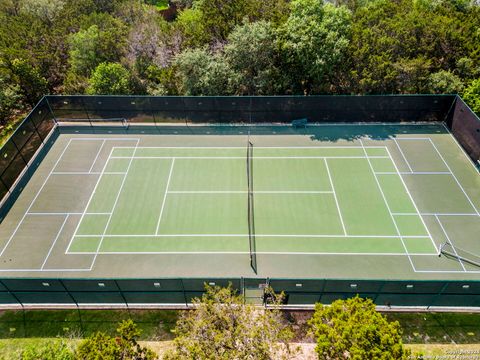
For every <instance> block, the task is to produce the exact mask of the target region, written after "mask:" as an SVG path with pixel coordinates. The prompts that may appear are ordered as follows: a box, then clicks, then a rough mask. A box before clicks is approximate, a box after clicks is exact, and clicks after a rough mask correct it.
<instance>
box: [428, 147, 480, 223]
mask: <svg viewBox="0 0 480 360" xmlns="http://www.w3.org/2000/svg"><path fill="white" fill-rule="evenodd" d="M430 143H431V144H432V146H433V147H434V149H435V151H436V152H437V153H438V156H440V159H442V161H443V163H444V164H445V166H446V167H447V169H448V171H450V173H451V174H452V176H453V178H454V179H455V182H456V183H457V184H458V186H459V187H460V189H461V190H462V192H463V194H464V195H465V197H466V198H467V200H468V202H469V203H470V205H471V206H472V207H473V209H474V210H475V212H476V213H477V215H478V216H480V213H479V212H478V209H477V208H476V207H475V204H474V203H473V201H472V200H471V199H470V196H468V194H467V192H466V191H465V189H464V188H463V186H462V184H460V181H458V179H457V177H456V176H455V174H454V173H453V171H452V169H451V168H450V166H449V165H448V164H447V162H446V161H445V158H444V157H443V155H442V154H441V153H440V151H439V150H438V148H437V146H436V145H435V143H434V142H433V141H432V139H430Z"/></svg>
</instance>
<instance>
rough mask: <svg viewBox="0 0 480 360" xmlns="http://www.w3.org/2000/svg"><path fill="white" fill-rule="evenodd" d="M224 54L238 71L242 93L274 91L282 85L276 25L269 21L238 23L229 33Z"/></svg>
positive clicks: (270, 93)
mask: <svg viewBox="0 0 480 360" xmlns="http://www.w3.org/2000/svg"><path fill="white" fill-rule="evenodd" d="M224 52H225V58H226V61H227V62H228V64H229V65H230V66H231V68H232V69H233V70H234V71H235V72H237V73H238V90H237V92H238V94H239V95H272V94H275V93H278V91H279V89H280V88H281V81H280V73H281V71H280V69H279V67H278V62H279V59H278V58H279V54H278V46H277V40H276V34H275V29H274V28H273V26H272V25H271V24H270V23H268V22H266V21H263V20H262V21H258V22H255V23H246V24H244V25H242V26H237V27H236V28H235V29H234V30H233V31H232V33H230V35H229V36H228V44H227V45H226V46H225V48H224Z"/></svg>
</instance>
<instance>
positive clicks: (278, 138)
mask: <svg viewBox="0 0 480 360" xmlns="http://www.w3.org/2000/svg"><path fill="white" fill-rule="evenodd" d="M249 142H250V143H251V144H252V146H251V148H249V147H248V143H249ZM479 209H480V176H479V174H478V171H477V169H476V168H475V166H473V164H472V162H471V160H470V159H469V158H468V157H467V156H466V154H465V153H464V152H463V150H462V149H461V147H460V146H459V145H458V143H457V142H456V140H455V139H454V138H453V136H452V135H451V134H450V133H449V131H448V129H447V128H446V127H445V126H444V125H443V124H440V123H438V124H410V125H407V124H394V125H385V124H383V125H377V124H371V125H353V124H348V125H347V124H343V125H342V124H336V125H334V124H319V125H310V126H308V127H307V128H306V129H292V128H291V127H290V126H272V125H270V126H260V125H258V126H198V127H195V128H191V127H190V128H186V127H184V126H170V127H167V126H165V127H163V128H162V129H161V130H156V132H155V133H148V132H145V131H144V130H138V129H137V130H129V131H125V132H123V133H122V131H114V132H113V133H112V132H111V131H110V132H108V131H103V132H100V133H91V132H88V133H82V131H80V132H79V131H78V130H77V131H69V130H65V131H62V133H61V135H59V137H58V139H57V140H56V141H55V143H54V145H53V147H52V148H51V149H50V151H49V152H48V154H47V155H46V157H45V159H44V160H43V161H42V163H41V164H40V166H39V168H38V170H37V171H36V173H35V174H34V175H33V177H32V179H31V180H30V181H29V183H28V184H27V186H26V188H25V189H24V190H23V192H22V194H21V195H20V197H19V199H18V200H17V201H16V203H15V205H14V206H13V208H12V209H11V210H10V212H9V214H8V216H7V217H6V219H5V220H4V221H3V223H2V224H1V226H0V235H1V239H2V247H1V252H0V271H1V272H3V273H4V275H7V274H17V276H19V275H21V276H38V275H39V273H42V276H47V277H49V276H59V274H65V273H68V276H77V275H80V276H86V275H87V276H95V277H99V278H100V277H102V278H103V277H120V278H121V277H124V278H125V277H145V276H149V277H158V276H162V277H176V276H192V275H194V276H198V277H202V276H204V277H230V276H232V277H235V276H246V277H255V276H257V275H258V276H264V277H268V276H270V277H292V278H325V277H333V278H357V279H362V278H365V279H368V278H384V279H385V278H388V279H405V278H406V279H459V278H461V279H472V280H474V279H479V274H480V268H479V267H477V266H475V265H474V263H475V261H478V259H479V258H478V257H479V256H480V243H479V237H478V236H479V235H478V234H480V213H479ZM32 239H33V241H32ZM445 243H448V244H450V245H453V246H454V247H453V248H452V251H453V252H454V251H456V250H457V249H458V250H459V251H460V249H463V250H465V251H466V252H465V253H464V256H465V257H467V258H468V259H470V260H473V263H471V262H468V261H462V260H459V259H458V258H455V257H448V256H441V257H439V253H440V250H441V247H442V246H443V245H444V244H445ZM252 257H253V264H252ZM251 265H253V266H251ZM86 273H87V274H86Z"/></svg>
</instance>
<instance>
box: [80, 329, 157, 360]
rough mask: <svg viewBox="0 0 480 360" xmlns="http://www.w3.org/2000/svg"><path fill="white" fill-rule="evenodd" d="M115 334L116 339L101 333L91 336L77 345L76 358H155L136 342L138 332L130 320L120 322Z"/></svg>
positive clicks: (155, 356)
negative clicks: (116, 334)
mask: <svg viewBox="0 0 480 360" xmlns="http://www.w3.org/2000/svg"><path fill="white" fill-rule="evenodd" d="M117 333H118V336H117V337H111V336H109V335H107V334H105V333H102V332H97V333H95V334H93V335H91V336H90V337H88V338H87V339H85V340H83V341H82V342H80V344H79V345H78V348H77V351H76V358H77V359H79V360H82V359H85V360H91V359H98V360H100V359H112V360H113V359H115V360H140V359H143V360H154V359H156V358H157V355H156V354H155V353H154V352H153V351H151V350H150V349H147V348H145V347H142V346H141V345H140V344H139V343H138V342H137V339H138V337H139V336H140V330H138V328H137V326H136V325H135V324H134V322H133V321H132V320H124V321H122V322H121V323H120V324H119V327H118V329H117Z"/></svg>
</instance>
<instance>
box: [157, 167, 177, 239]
mask: <svg viewBox="0 0 480 360" xmlns="http://www.w3.org/2000/svg"><path fill="white" fill-rule="evenodd" d="M174 165H175V158H173V159H172V164H171V165H170V172H169V173H168V180H167V185H166V187H165V194H163V201H162V207H161V208H160V215H159V216H158V222H157V227H156V228H155V234H158V229H159V228H160V222H161V221H162V215H163V209H164V208H165V203H166V201H167V195H168V188H169V187H170V179H171V178H172V173H173V167H174Z"/></svg>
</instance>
